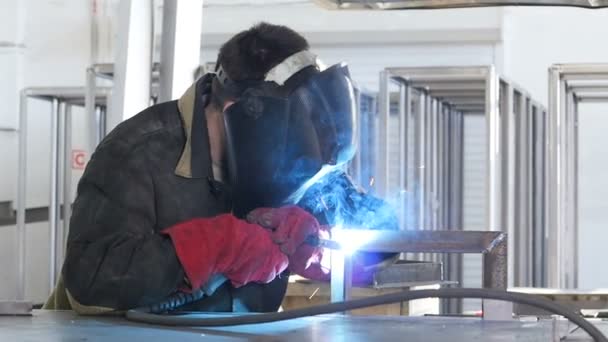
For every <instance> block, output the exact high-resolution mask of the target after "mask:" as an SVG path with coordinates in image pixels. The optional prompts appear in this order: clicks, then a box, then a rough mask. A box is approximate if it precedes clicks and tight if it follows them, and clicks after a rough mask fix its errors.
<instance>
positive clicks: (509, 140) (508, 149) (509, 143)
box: [501, 84, 519, 285]
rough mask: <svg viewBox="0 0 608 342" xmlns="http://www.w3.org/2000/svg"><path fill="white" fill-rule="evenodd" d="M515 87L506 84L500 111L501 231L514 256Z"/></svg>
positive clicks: (511, 270) (511, 271)
mask: <svg viewBox="0 0 608 342" xmlns="http://www.w3.org/2000/svg"><path fill="white" fill-rule="evenodd" d="M514 92H515V89H514V88H513V86H512V85H511V84H509V85H508V86H507V89H506V93H505V98H504V102H503V105H504V110H503V113H502V120H503V142H504V145H503V146H504V150H503V151H504V152H505V153H504V155H503V162H504V163H505V164H504V165H505V167H506V169H505V170H503V171H504V173H503V177H502V182H503V185H502V191H503V194H505V195H506V198H505V200H504V201H503V203H502V208H503V209H502V210H503V211H502V215H501V216H502V219H501V224H502V227H503V231H505V232H507V234H508V238H509V255H512V256H513V258H515V255H516V254H517V253H515V243H514V238H515V222H514V218H515V217H516V216H515V212H514V207H515V205H517V201H516V199H515V196H516V194H517V192H516V191H515V180H516V177H515V157H516V145H517V144H518V142H519V140H516V139H515V133H516V127H515V126H514V125H515V113H514V110H513V108H514V104H513V102H514V101H515V98H514V97H515V94H514ZM508 267H509V274H510V275H514V271H515V270H514V263H513V262H509V265H508ZM510 279H511V282H512V283H511V284H509V285H514V284H515V280H514V277H513V276H512V277H510Z"/></svg>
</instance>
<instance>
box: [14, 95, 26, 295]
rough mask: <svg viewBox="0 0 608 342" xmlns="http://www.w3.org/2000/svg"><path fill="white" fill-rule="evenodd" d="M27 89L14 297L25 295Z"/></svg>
mask: <svg viewBox="0 0 608 342" xmlns="http://www.w3.org/2000/svg"><path fill="white" fill-rule="evenodd" d="M27 100H28V93H27V90H25V89H24V90H22V91H21V93H20V101H19V161H18V173H17V234H16V239H17V241H16V244H15V246H17V289H16V297H17V299H18V300H23V299H24V297H25V255H26V251H25V247H26V246H25V239H26V237H25V206H26V201H25V200H26V189H27V120H28V115H27Z"/></svg>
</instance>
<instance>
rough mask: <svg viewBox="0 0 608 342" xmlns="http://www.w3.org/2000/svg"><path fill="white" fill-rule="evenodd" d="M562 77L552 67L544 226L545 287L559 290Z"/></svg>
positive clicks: (550, 72)
mask: <svg viewBox="0 0 608 342" xmlns="http://www.w3.org/2000/svg"><path fill="white" fill-rule="evenodd" d="M561 86H562V84H561V77H560V74H559V69H558V68H556V67H552V68H551V69H549V112H548V117H547V119H548V127H547V128H548V129H547V155H546V157H547V165H546V170H545V171H546V179H547V185H546V186H545V193H546V204H547V206H546V217H547V221H546V222H545V239H546V242H545V245H546V250H545V253H546V256H545V258H544V259H545V261H546V262H547V263H546V264H545V265H546V270H545V272H543V273H544V274H545V276H544V279H543V280H544V281H543V284H542V286H543V287H552V288H559V283H558V281H557V280H556V279H557V278H558V277H559V274H558V267H557V265H558V264H557V262H558V260H557V253H558V252H557V248H558V246H557V244H558V238H559V237H558V227H557V226H558V224H559V222H558V221H559V220H558V218H557V213H558V197H559V190H560V189H559V187H558V185H559V182H558V178H557V175H558V174H559V172H558V170H557V166H558V163H557V158H558V134H559V131H558V128H559V117H560V112H561V109H560V106H559V101H560V98H561Z"/></svg>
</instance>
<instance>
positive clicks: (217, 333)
mask: <svg viewBox="0 0 608 342" xmlns="http://www.w3.org/2000/svg"><path fill="white" fill-rule="evenodd" d="M594 323H595V324H596V325H597V326H598V327H600V329H601V330H602V331H603V332H604V333H605V334H606V333H608V322H604V321H600V320H596V321H594ZM572 328H573V325H572V324H569V323H568V322H566V321H564V320H559V321H556V323H555V324H553V322H552V321H551V320H543V321H516V320H514V321H509V322H488V321H485V322H484V321H481V320H480V319H476V318H445V317H441V318H440V317H381V316H373V317H363V316H357V317H349V316H340V315H324V316H317V317H308V318H302V319H297V320H291V321H283V322H276V323H268V324H262V325H244V326H236V327H226V328H205V329H203V328H177V327H160V326H152V325H145V324H137V323H131V322H129V321H126V320H125V319H123V318H119V317H82V316H77V315H75V314H74V313H73V312H69V311H54V312H52V311H44V310H35V311H34V313H33V316H31V317H0V341H70V342H71V341H117V342H118V341H146V342H153V341H169V340H171V341H181V342H189V341H203V340H210V341H211V340H212V341H244V340H255V341H287V340H288V341H348V342H351V341H423V342H440V341H441V342H444V341H450V342H459V341H467V342H468V341H487V342H498V341H500V342H506V341H513V342H515V341H517V342H531V341H539V342H541V341H542V342H547V341H559V337H561V336H563V335H564V334H565V332H567V331H568V330H572ZM554 330H555V331H557V332H558V334H560V335H559V336H558V337H557V339H556V338H555V337H556V336H555V335H554V333H553V332H554ZM564 341H591V338H590V337H588V336H587V335H586V334H585V333H584V332H583V331H581V330H580V329H579V330H577V331H575V332H574V333H572V334H570V335H569V337H568V338H567V339H564Z"/></svg>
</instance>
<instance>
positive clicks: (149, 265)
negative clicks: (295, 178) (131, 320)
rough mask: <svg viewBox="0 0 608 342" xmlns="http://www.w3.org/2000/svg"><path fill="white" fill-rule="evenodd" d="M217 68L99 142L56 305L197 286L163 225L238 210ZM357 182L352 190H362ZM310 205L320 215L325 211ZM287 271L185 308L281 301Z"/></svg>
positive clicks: (131, 298)
mask: <svg viewBox="0 0 608 342" xmlns="http://www.w3.org/2000/svg"><path fill="white" fill-rule="evenodd" d="M212 78H213V76H212V75H207V76H204V77H203V78H201V79H200V80H199V81H197V82H196V83H195V84H193V85H192V87H191V88H190V89H188V90H187V91H186V93H185V94H184V95H183V96H182V97H181V98H180V99H179V100H177V101H170V102H166V103H161V104H158V105H155V106H152V107H150V108H147V109H145V110H144V111H142V112H141V113H139V114H137V115H136V116H134V117H133V118H131V119H129V120H126V121H124V122H123V123H121V124H120V125H119V126H117V127H116V128H115V129H114V130H113V131H112V132H111V133H110V134H109V135H108V136H106V138H105V139H104V140H103V141H102V142H101V144H100V145H99V146H98V147H97V149H96V151H95V153H93V155H92V157H91V160H90V161H89V163H88V165H87V167H86V170H85V172H84V174H83V176H82V178H81V180H80V182H79V184H78V194H77V198H76V200H75V202H74V206H73V214H72V217H71V220H70V232H69V236H68V243H67V251H66V259H65V263H64V265H63V269H62V277H61V279H60V280H59V283H58V286H57V288H56V289H55V291H54V293H53V295H52V296H51V298H50V299H49V301H48V302H47V304H46V306H45V307H46V308H49V309H74V310H76V311H78V312H79V313H83V314H97V313H101V312H107V311H121V310H126V309H130V308H134V307H141V306H148V305H152V304H155V303H158V302H159V301H162V300H163V299H165V298H166V297H168V296H169V295H171V294H172V293H175V292H176V291H178V290H179V289H183V288H184V287H187V286H188V280H187V278H186V277H185V274H184V271H183V268H182V266H181V264H180V262H179V260H178V257H177V256H176V252H175V248H174V246H173V244H172V242H171V240H170V238H169V237H168V236H167V235H164V234H161V233H160V232H161V231H162V230H164V229H166V228H168V227H171V226H173V225H175V224H177V223H179V222H183V221H186V220H189V219H192V218H197V217H203V218H204V217H213V216H216V215H219V214H222V213H229V212H231V210H232V194H231V191H230V188H229V186H227V185H226V184H224V183H222V182H219V181H217V180H215V179H214V176H213V171H212V164H211V156H210V149H209V137H208V131H207V124H206V119H205V114H204V108H205V105H206V104H207V102H208V101H209V97H210V96H209V94H210V88H211V80H212ZM348 183H349V184H350V182H348ZM350 185H351V187H348V188H347V189H344V190H345V191H346V194H345V195H347V196H348V195H349V194H351V193H352V192H357V190H356V189H355V188H354V187H352V184H350ZM235 196H238V194H235ZM313 197H315V196H313ZM351 197H352V196H351ZM355 197H356V196H355ZM306 198H307V199H308V200H309V201H310V198H311V197H310V196H307V197H306ZM349 198H350V197H349ZM355 200H356V198H355ZM350 201H352V199H351V200H350ZM351 205H352V206H351ZM358 206H359V205H358V204H356V203H350V205H347V207H351V209H352V210H357V208H356V207H358ZM304 207H307V209H309V210H310V211H313V212H315V214H316V216H318V214H321V212H322V210H321V211H320V210H319V208H318V207H315V206H314V205H311V204H308V205H305V206H304ZM342 209H344V207H342ZM325 221H332V220H327V219H326V220H325ZM389 221H391V222H393V223H394V224H393V223H391V224H390V226H392V227H396V221H394V220H392V219H391V220H389ZM287 279H288V274H284V275H282V276H280V277H277V278H276V279H275V280H274V281H272V282H271V283H269V284H247V285H245V286H243V287H239V288H234V287H233V286H232V285H230V282H226V283H224V284H223V285H222V286H221V287H220V288H218V289H217V290H216V291H215V292H214V294H213V295H212V296H211V297H206V298H204V299H202V300H200V301H198V302H195V303H192V304H190V305H187V306H186V307H183V308H182V309H184V310H201V311H256V312H266V311H276V310H277V309H278V308H279V306H280V304H281V301H282V299H283V296H284V294H285V290H286V287H287Z"/></svg>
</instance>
